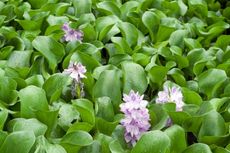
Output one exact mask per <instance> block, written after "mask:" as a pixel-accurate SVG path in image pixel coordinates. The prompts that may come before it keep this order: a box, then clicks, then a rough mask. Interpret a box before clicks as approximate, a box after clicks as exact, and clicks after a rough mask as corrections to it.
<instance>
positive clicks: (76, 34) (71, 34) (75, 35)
mask: <svg viewBox="0 0 230 153" xmlns="http://www.w3.org/2000/svg"><path fill="white" fill-rule="evenodd" d="M62 30H63V31H64V32H65V35H64V37H63V39H64V40H65V41H74V40H79V41H81V40H82V39H83V38H82V37H83V33H82V32H81V31H79V30H74V29H72V28H71V27H70V26H69V24H68V23H64V24H63V26H62Z"/></svg>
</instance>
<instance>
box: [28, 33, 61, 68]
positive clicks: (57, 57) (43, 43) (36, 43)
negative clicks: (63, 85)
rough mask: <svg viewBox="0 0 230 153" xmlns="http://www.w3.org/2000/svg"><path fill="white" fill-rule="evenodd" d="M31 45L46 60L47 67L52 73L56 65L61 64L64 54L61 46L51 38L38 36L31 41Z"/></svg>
mask: <svg viewBox="0 0 230 153" xmlns="http://www.w3.org/2000/svg"><path fill="white" fill-rule="evenodd" d="M47 44H49V45H47ZM32 45H33V47H34V48H35V49H36V50H38V51H39V52H40V53H41V54H42V55H43V56H44V57H45V58H46V59H47V60H48V62H49V66H50V68H51V70H52V71H53V72H54V71H55V68H56V67H57V64H58V63H59V62H61V60H62V58H63V57H64V54H65V50H64V47H63V46H62V44H60V43H58V42H57V41H56V40H54V39H53V38H51V37H47V36H38V37H36V38H35V39H34V40H33V42H32Z"/></svg>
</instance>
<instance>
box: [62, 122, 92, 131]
mask: <svg viewBox="0 0 230 153" xmlns="http://www.w3.org/2000/svg"><path fill="white" fill-rule="evenodd" d="M93 126H94V125H91V124H90V123H88V122H75V123H74V124H72V125H71V126H70V128H69V129H68V131H67V132H66V133H70V132H74V131H77V130H82V131H86V132H89V131H90V130H91V129H92V128H93Z"/></svg>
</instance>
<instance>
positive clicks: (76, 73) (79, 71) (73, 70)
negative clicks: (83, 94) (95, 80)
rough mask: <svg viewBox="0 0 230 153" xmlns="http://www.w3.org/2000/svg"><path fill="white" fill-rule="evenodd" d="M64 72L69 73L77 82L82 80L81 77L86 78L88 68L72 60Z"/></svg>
mask: <svg viewBox="0 0 230 153" xmlns="http://www.w3.org/2000/svg"><path fill="white" fill-rule="evenodd" d="M63 73H64V74H69V75H70V77H71V78H73V79H74V80H75V81H76V82H80V81H81V79H83V78H86V76H85V73H86V68H85V66H83V65H82V64H81V63H76V62H75V63H73V62H70V64H69V67H68V68H67V69H65V70H64V71H63Z"/></svg>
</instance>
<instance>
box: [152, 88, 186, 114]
mask: <svg viewBox="0 0 230 153" xmlns="http://www.w3.org/2000/svg"><path fill="white" fill-rule="evenodd" d="M168 102H174V103H175V104H176V111H182V109H183V106H184V102H183V95H182V92H181V90H180V88H177V87H175V86H174V87H172V88H169V87H168V86H164V90H163V91H160V92H159V93H158V97H157V99H156V103H168Z"/></svg>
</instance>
